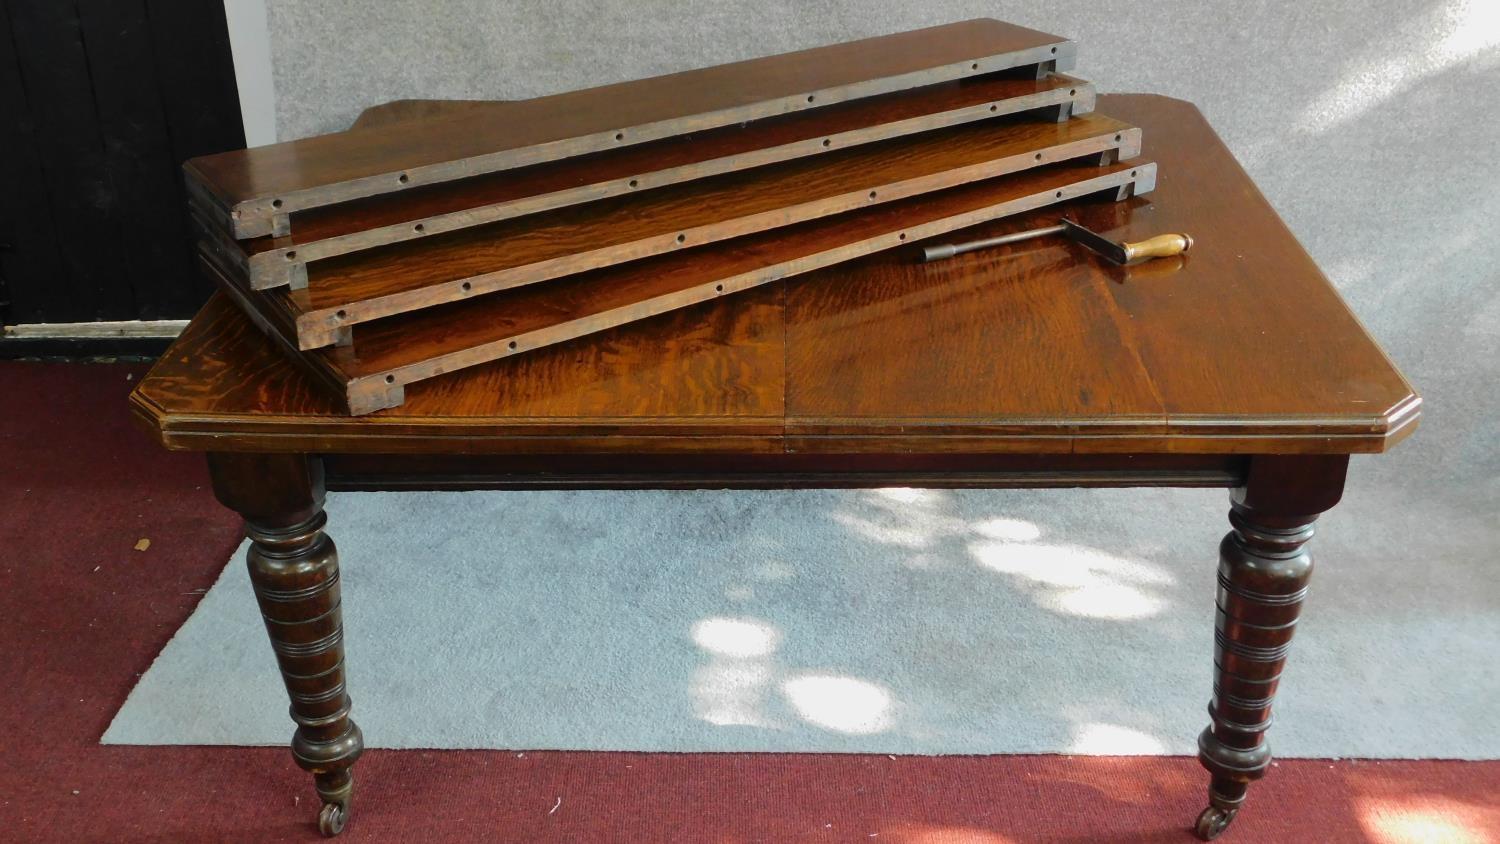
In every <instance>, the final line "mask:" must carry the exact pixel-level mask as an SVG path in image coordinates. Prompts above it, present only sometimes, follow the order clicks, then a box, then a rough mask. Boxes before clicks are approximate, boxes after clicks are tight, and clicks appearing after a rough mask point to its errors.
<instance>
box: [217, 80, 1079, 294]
mask: <svg viewBox="0 0 1500 844" xmlns="http://www.w3.org/2000/svg"><path fill="white" fill-rule="evenodd" d="M401 102H402V103H405V106H404V107H403V108H402V109H399V110H393V111H391V112H390V113H389V116H388V117H386V118H384V119H389V120H399V119H414V118H411V117H406V116H404V115H406V114H408V113H413V112H414V113H427V114H432V113H437V114H442V113H445V111H446V110H451V111H452V112H453V113H459V112H462V111H466V110H474V109H480V108H489V109H502V110H504V109H508V108H511V107H513V106H514V105H515V104H514V103H510V102H500V103H484V102H475V101H456V102H443V101H437V102H433V101H422V100H404V101H401ZM1093 108H1094V90H1093V86H1091V85H1090V84H1089V83H1087V82H1084V81H1082V80H1079V79H1074V78H1073V77H1070V76H1064V75H1062V74H1048V75H1047V76H1046V77H1044V78H1042V79H1035V78H1030V79H1016V78H1009V77H1006V76H1005V75H1003V74H1002V75H991V76H986V77H978V78H973V79H966V80H960V81H954V82H947V83H942V84H939V85H929V86H926V87H923V88H916V89H912V90H910V91H901V92H897V93H894V94H887V95H885V96H881V97H870V98H867V99H861V100H855V101H852V102H847V103H841V104H839V105H834V106H829V107H828V108H821V109H814V110H811V111H801V112H794V113H791V114H787V115H781V116H778V117H769V118H765V119H762V120H757V121H753V122H750V123H747V124H739V125H734V126H725V127H721V128H719V129H710V130H707V131H704V132H695V133H693V134H691V135H683V136H676V137H672V138H664V139H662V140H659V141H653V142H650V143H644V144H637V145H634V146H630V147H625V148H623V149H616V150H606V151H604V152H598V153H594V154H592V155H583V156H577V157H574V158H568V159H563V160H561V161H554V162H548V163H545V164H537V165H533V166H531V167H522V168H517V169H514V170H506V171H502V172H498V173H491V174H487V175H483V176H476V177H474V178H471V179H462V180H457V181H452V182H442V183H439V184H436V185H426V186H423V187H419V188H415V189H412V190H407V191H403V192H401V193H399V194H382V195H379V196H372V197H367V198H365V199H360V200H355V201H352V202H346V203H340V204H337V205H329V206H324V207H320V208H314V209H310V210H308V211H304V212H299V213H296V214H293V215H292V233H291V234H290V235H287V236H285V237H262V238H254V239H251V240H243V241H237V240H235V238H234V237H233V236H232V235H231V234H230V233H229V232H228V231H227V230H222V231H223V233H222V239H224V240H225V241H227V243H228V244H231V245H232V246H231V248H234V249H238V250H241V251H243V252H244V253H245V254H244V257H242V258H239V259H237V260H236V261H235V263H236V265H242V266H244V267H245V268H246V269H245V272H248V273H249V276H250V286H251V287H252V288H255V289H257V290H260V289H266V288H269V287H275V286H278V285H282V284H293V285H298V286H300V285H303V284H305V283H306V280H307V264H308V262H310V261H316V260H321V259H325V258H331V257H335V256H338V255H345V254H348V253H351V252H357V251H359V250H362V249H369V248H373V247H376V246H382V245H386V244H391V243H400V242H403V241H408V240H416V239H419V238H424V237H432V236H435V235H439V234H443V233H445V232H451V231H456V230H458V229H462V228H468V227H471V226H478V225H483V224H485V223H492V222H496V221H498V220H504V219H509V218H512V217H518V216H522V215H525V214H531V213H536V212H538V211H546V210H549V209H553V208H560V207H563V206H567V205H574V204H577V203H581V202H588V201H590V200H595V199H602V198H607V197H611V196H622V195H627V194H631V193H636V192H642V191H648V190H650V189H652V188H658V187H663V186H666V185H673V184H678V183H681V182H687V181H691V180H693V179H701V178H706V177H709V176H716V175H719V174H723V173H730V172H735V171H739V170H746V169H749V168H752V167H758V166H761V165H765V164H774V163H776V162H780V161H787V160H790V159H793V158H801V157H804V156H814V155H820V154H823V153H828V152H834V151H839V150H844V149H848V148H850V147H854V146H858V145H860V144H867V143H873V142H876V141H881V140H887V139H890V138H895V137H900V136H903V135H909V134H912V133H916V132H923V131H929V130H933V129H941V128H945V127H948V126H956V125H959V124H962V123H969V122H973V121H977V120H984V119H988V118H992V117H997V116H1004V115H1009V114H1015V113H1018V112H1032V113H1036V112H1039V111H1042V110H1046V112H1047V113H1048V114H1049V115H1053V116H1054V117H1055V118H1062V119H1066V118H1067V117H1068V116H1070V115H1075V114H1077V115H1082V114H1087V113H1089V112H1091V111H1093ZM375 119H376V122H377V123H378V122H379V120H380V119H382V118H378V117H377V118H375ZM215 228H217V227H215ZM234 244H238V245H237V246H234Z"/></svg>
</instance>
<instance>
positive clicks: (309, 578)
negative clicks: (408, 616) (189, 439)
mask: <svg viewBox="0 0 1500 844" xmlns="http://www.w3.org/2000/svg"><path fill="white" fill-rule="evenodd" d="M208 465H209V472H210V474H211V475H212V477H213V484H214V494H215V495H216V496H217V497H218V499H219V501H221V502H222V503H223V504H224V505H225V506H227V507H229V508H231V509H233V510H235V511H237V512H238V513H240V514H241V515H242V516H244V518H245V532H246V534H247V535H248V536H249V537H250V543H251V544H250V551H249V553H248V554H247V555H246V563H247V564H248V566H249V569H250V581H251V583H252V585H253V586H254V588H255V597H256V600H257V601H258V602H259V604H260V613H261V617H262V618H263V619H264V620H265V624H266V631H267V633H269V634H270V638H271V648H272V650H274V651H275V652H276V662H277V664H278V666H279V667H280V669H281V677H282V680H283V682H285V684H286V690H287V694H288V696H290V698H291V704H292V705H291V715H292V720H293V721H295V722H296V723H297V729H296V732H295V733H294V734H293V735H292V757H293V758H294V759H296V761H297V764H298V765H300V766H301V767H302V768H303V769H304V770H306V771H309V772H310V773H312V775H313V779H314V781H315V783H316V785H317V789H318V796H319V797H320V798H321V799H322V803H323V805H322V809H321V811H320V812H319V814H318V828H319V830H320V831H321V832H322V833H323V834H324V835H327V836H332V835H337V834H338V833H339V832H341V831H343V828H344V824H346V823H347V822H348V820H349V813H350V802H349V801H350V796H351V794H352V792H353V788H354V779H353V774H352V772H351V768H352V767H353V765H354V761H355V760H356V759H358V758H359V755H360V753H361V752H362V751H363V750H364V739H363V737H362V736H361V735H360V732H359V727H358V726H357V725H355V723H354V721H353V720H352V719H350V717H349V695H348V693H347V692H346V691H345V686H344V628H343V621H342V615H341V613H340V593H339V560H338V552H337V551H336V550H335V549H334V547H333V540H331V539H329V538H328V535H327V534H325V533H324V532H323V526H324V524H325V523H326V522H327V516H326V515H324V513H323V468H322V463H321V461H319V460H317V459H316V458H309V457H307V456H305V455H262V454H223V453H216V454H210V455H209V456H208Z"/></svg>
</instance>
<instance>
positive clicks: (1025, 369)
mask: <svg viewBox="0 0 1500 844" xmlns="http://www.w3.org/2000/svg"><path fill="white" fill-rule="evenodd" d="M1100 107H1101V108H1102V109H1105V110H1107V111H1109V112H1110V113H1112V114H1115V115H1117V116H1118V117H1119V118H1121V119H1124V120H1128V121H1130V122H1131V123H1132V124H1133V125H1136V126H1139V127H1141V128H1142V130H1143V131H1144V133H1145V137H1146V140H1147V147H1146V150H1145V153H1146V154H1147V155H1149V156H1150V157H1151V158H1152V159H1153V160H1155V161H1157V162H1158V163H1159V164H1160V166H1161V178H1160V181H1159V183H1158V185H1157V189H1156V191H1155V192H1154V193H1152V194H1151V195H1150V196H1148V197H1144V198H1138V199H1131V200H1128V201H1126V202H1122V203H1111V204H1097V205H1096V204H1091V205H1088V206H1087V207H1085V206H1083V205H1079V206H1077V207H1076V208H1074V209H1073V211H1074V213H1075V216H1076V217H1077V218H1078V220H1079V221H1080V222H1082V223H1083V224H1085V225H1087V226H1090V227H1091V228H1094V229H1096V230H1098V231H1100V232H1102V233H1104V234H1106V235H1108V236H1110V237H1114V238H1121V239H1125V238H1128V239H1140V238H1142V237H1143V236H1145V235H1149V234H1157V233H1160V232H1163V231H1186V232H1188V233H1190V234H1192V235H1193V237H1194V240H1195V246H1194V247H1193V251H1191V252H1190V253H1188V254H1187V255H1185V256H1182V257H1180V258H1177V259H1161V260H1158V261H1154V262H1151V263H1148V264H1142V265H1139V266H1135V267H1123V268H1122V267H1114V266H1111V265H1107V264H1105V263H1103V262H1102V261H1100V260H1098V259H1096V258H1095V257H1093V256H1092V255H1091V254H1090V253H1088V252H1086V251H1084V250H1082V249H1080V248H1078V247H1076V246H1073V245H1070V244H1067V243H1063V242H1058V241H1036V242H1032V243H1029V244H1017V245H1014V246H1010V247H1001V248H999V249H996V250H993V251H984V252H975V253H971V254H969V255H963V256H960V257H958V258H955V259H953V260H951V261H944V262H938V263H933V264H920V263H913V262H911V261H910V260H909V259H903V258H902V257H901V256H900V254H899V250H893V251H887V252H881V253H878V254H876V255H872V256H870V257H868V258H866V259H863V260H861V261H856V262H852V263H849V264H845V265H841V266H838V267H833V268H829V269H824V270H819V271H817V272H813V273H809V274H807V275H804V276H801V277H799V278H795V279H787V280H783V281H779V282H776V283H773V284H767V285H763V286H761V287H759V288H756V289H754V290H749V291H746V292H744V293H742V294H739V295H737V296H731V297H724V298H722V299H718V300H715V301H712V302H705V303H702V304H699V305H695V306H693V307H690V308H684V309H680V310H676V311H672V312H670V313H667V314H663V315H661V316H658V317H653V318H652V319H649V320H644V321H641V322H637V323H633V324H631V325H627V326H621V327H619V328H614V329H609V330H606V331H602V332H599V333H597V334H592V335H589V336H587V337H582V338H579V339H577V340H573V341H570V342H568V343H563V344H559V345H556V346H550V347H547V348H543V349H539V350H536V351H534V352H531V353H528V354H524V355H515V356H512V357H508V358H505V359H502V360H497V361H493V362H491V363H488V364H485V365H482V366H476V367H473V368H470V369H466V370H463V371H461V372H455V373H450V374H448V375H445V376H442V377H439V378H434V379H432V380H430V381H424V382H421V383H418V384H414V385H411V386H410V387H408V388H407V390H406V401H405V403H404V404H403V405H402V406H401V407H397V408H393V409H390V410H386V411H382V412H380V413H376V414H372V415H369V416H362V417H351V416H348V415H346V414H344V413H343V412H342V411H341V410H340V409H339V407H338V403H337V401H336V400H335V399H334V398H333V397H331V396H330V395H328V393H327V392H326V391H325V390H324V389H323V388H322V387H321V385H319V384H318V383H317V382H315V381H313V380H311V379H310V378H309V376H308V375H306V374H305V373H303V372H302V371H301V370H299V369H298V368H297V367H296V366H295V365H293V364H292V363H291V362H290V361H289V360H287V359H286V358H285V356H284V355H283V354H282V353H281V352H280V351H278V350H277V348H276V347H275V346H274V345H273V344H272V343H271V342H270V341H268V340H267V339H266V338H265V336H264V335H263V334H262V333H261V331H260V330H259V329H258V328H256V327H255V325H254V324H252V323H251V322H250V321H249V319H248V318H246V317H245V316H244V315H242V314H241V313H240V312H239V311H238V310H237V309H236V308H235V307H234V306H233V304H232V303H230V302H228V301H227V300H224V299H223V298H222V297H218V298H216V299H215V300H214V302H212V303H211V304H210V305H209V306H208V307H207V308H205V310H204V311H203V312H202V313H201V314H200V315H199V316H198V317H197V318H196V319H195V320H194V321H193V323H192V324H191V325H190V326H189V327H188V329H187V330H186V331H185V332H184V334H183V335H182V337H181V338H180V339H179V340H178V341H177V342H176V344H175V345H174V346H173V348H172V349H171V350H170V351H169V352H168V354H166V355H165V356H164V357H162V359H161V360H160V361H159V362H158V363H157V365H156V367H155V368H154V369H153V371H152V373H151V374H150V375H149V376H148V377H146V378H145V379H143V381H142V383H141V384H140V386H139V387H138V388H137V389H136V391H135V393H134V394H133V396H132V402H133V406H134V408H135V411H136V413H137V415H138V416H139V417H140V418H141V419H142V421H143V422H144V424H145V425H146V426H147V427H148V428H149V430H151V431H152V432H153V433H154V434H155V435H156V436H158V437H159V438H160V439H161V441H162V442H163V443H165V444H166V445H168V446H169V447H172V448H179V449H214V450H220V451H224V450H246V451H305V452H312V453H321V452H369V453H377V454H394V453H437V452H451V453H461V454H472V453H481V452H488V453H494V454H525V453H531V454H558V453H563V452H579V453H592V454H600V453H618V454H632V455H651V454H661V455H667V454H685V453H713V454H736V455H742V456H743V457H744V459H745V460H746V461H751V462H753V461H755V460H757V459H759V458H761V457H764V458H765V459H766V460H769V461H773V462H774V461H775V460H778V459H780V458H779V457H777V456H779V455H786V454H788V453H797V454H803V453H830V454H871V455H877V454H878V455H891V456H895V455H917V454H934V453H947V454H971V455H984V454H987V455H995V454H1042V455H1054V456H1057V455H1062V456H1067V455H1081V454H1101V455H1103V454H1114V455H1160V454H1195V455H1210V454H1312V453H1324V454H1348V453H1354V452H1377V451H1383V450H1385V449H1386V448H1389V447H1390V446H1391V445H1392V444H1394V443H1395V442H1397V441H1399V440H1400V439H1401V438H1403V437H1404V436H1405V435H1407V434H1408V433H1410V432H1411V431H1412V430H1413V429H1414V428H1415V425H1416V421H1417V419H1418V416H1419V412H1420V401H1421V400H1420V399H1419V398H1418V397H1417V396H1416V394H1415V393H1414V391H1413V390H1412V388H1411V386H1410V385H1409V384H1407V382H1406V381H1405V380H1404V379H1403V378H1402V377H1401V374H1400V373H1399V372H1398V371H1397V370H1396V368H1395V367H1394V366H1393V365H1392V364H1391V362H1390V361H1389V360H1388V359H1387V358H1386V357H1385V355H1384V354H1383V353H1382V352H1381V351H1380V349H1379V347H1378V346H1377V345H1376V344H1375V343H1374V342H1373V341H1372V340H1371V339H1370V337H1369V335H1368V334H1367V333H1366V332H1365V331H1364V329H1363V328H1362V327H1361V326H1360V324H1359V322H1358V321H1357V320H1356V319H1355V317H1354V316H1353V315H1352V314H1351V313H1350V312H1349V309H1348V308H1347V307H1346V306H1345V304H1344V303H1343V301H1342V300H1341V299H1340V298H1339V296H1338V294H1337V293H1336V292H1335V291H1334V290H1333V288H1332V287H1331V286H1330V285H1329V283H1328V281H1327V279H1325V278H1324V276H1323V275H1322V273H1320V272H1319V271H1318V269H1317V267H1316V266H1315V265H1314V264H1313V262H1312V260H1311V259H1310V258H1309V257H1308V256H1307V254H1306V252H1305V251H1303V249H1302V247H1301V246H1300V245H1298V243H1297V241H1296V239H1295V238H1294V237H1293V236H1292V235H1291V233H1290V232H1288V231H1287V230H1286V227H1285V226H1284V225H1283V224H1282V223H1281V221H1280V220H1279V219H1278V218H1277V216H1276V214H1275V212H1274V211H1273V210H1272V209H1271V207H1270V205H1269V204H1268V203H1267V202H1266V201H1265V199H1264V198H1263V197H1262V196H1261V194H1260V192H1259V191H1258V190H1256V188H1255V186H1254V184H1253V183H1252V182H1251V181H1250V180H1249V178H1248V177H1247V176H1246V175H1245V173H1244V171H1243V170H1242V169H1241V168H1240V167H1239V165H1238V164H1237V163H1236V162H1235V160H1234V158H1233V156H1231V155H1230V154H1229V152H1228V150H1227V149H1225V147H1224V145H1223V144H1222V142H1221V141H1220V140H1219V139H1218V138H1217V136H1215V134H1214V132H1213V130H1212V129H1211V128H1210V127H1209V126H1208V124H1207V122H1206V121H1204V119H1203V117H1202V116H1201V115H1200V114H1199V113H1198V111H1197V109H1195V108H1194V107H1193V106H1192V105H1190V104H1188V103H1184V102H1181V101H1177V100H1171V99H1166V98H1162V97H1153V96H1109V97H1104V98H1102V99H1101V101H1100ZM1055 216H1056V212H1055V211H1047V210H1042V211H1039V212H1034V213H1032V214H1027V215H1022V216H1020V217H1016V218H1011V219H1007V220H1004V221H1000V222H998V223H991V224H986V225H982V226H977V227H975V228H974V229H972V230H968V231H965V232H964V233H963V236H964V237H968V236H970V235H973V236H984V235H993V234H1000V233H1003V232H1006V231H1012V230H1015V229H1018V228H1023V227H1026V226H1030V225H1039V224H1043V223H1046V222H1048V221H1050V220H1051V219H1053V218H1055ZM1059 459H1061V458H1059ZM1127 462H1128V461H1127Z"/></svg>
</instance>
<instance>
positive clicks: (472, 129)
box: [185, 19, 1074, 238]
mask: <svg viewBox="0 0 1500 844" xmlns="http://www.w3.org/2000/svg"><path fill="white" fill-rule="evenodd" d="M1073 54H1074V45H1073V43H1072V42H1069V41H1066V40H1064V39H1061V38H1058V37H1056V36H1052V35H1047V34H1045V33H1041V32H1036V31H1034V30H1030V29H1026V28H1024V27H1019V26H1014V25H1011V24H1007V23H1002V22H1000V21H995V20H988V19H982V20H971V21H964V22H961V23H953V24H946V25H943V26H936V27H931V28H928V29H921V30H916V31H913V32H903V33H898V34H895V35H887V36H882V37H879V38H869V39H865V40H862V41H853V42H849V43H845V44H836V45H832V46H828V47H819V48H815V49H811V50H803V51H800V52H795V53H787V54H785V55H780V56H770V57H767V58H761V59H751V60H749V61H742V62H735V63H732V64H725V65H718V66H715V67H708V68H702V69H699V70H690V71H685V72H682V73H675V74H670V75H667V76H659V77H655V78H653V79H644V80H637V81H631V82H621V83H618V84H614V85H606V86H603V87H599V88H591V89H588V90H584V91H573V92H568V93H563V94H556V95H553V96H549V97H539V98H536V99H532V100H522V101H517V102H516V103H514V108H513V109H506V110H505V111H504V112H503V113H498V114H497V113H496V112H494V111H484V110H477V111H471V112H467V113H462V114H457V115H453V116H451V117H448V118H444V119H434V120H413V121H405V122H400V123H394V124H388V125H385V126H381V127H378V128H375V129H368V130H359V131H351V132H340V133H335V134H331V135H322V136H319V137H314V138H306V139H302V140H296V141H287V142H285V143H279V144H271V145H268V146H263V147H257V148H255V149H248V150H239V151H236V152H229V153H222V154H219V155H212V156H205V157H201V158H196V159H193V160H192V161H189V162H188V163H187V165H186V167H185V172H186V175H187V179H188V181H189V182H190V183H191V184H193V185H195V186H196V187H197V189H198V193H199V197H200V198H201V199H202V200H203V201H204V202H205V207H206V208H208V209H210V210H211V211H212V212H214V213H215V214H217V215H218V216H217V219H218V220H219V222H220V223H221V224H222V225H223V226H224V227H225V228H226V229H229V230H230V231H232V232H233V233H234V235H235V236H236V237H241V238H243V237H258V236H264V235H268V234H286V233H287V230H288V228H289V223H290V221H289V219H288V217H287V215H288V214H289V213H291V212H293V211H298V210H305V209H307V208H313V207H317V206H320V205H327V204H330V203H334V202H345V201H348V200H351V199H358V198H360V197H363V196H373V195H375V194H380V193H392V192H397V191H401V190H404V189H406V188H409V187H417V186H419V185H424V184H434V183H436V182H441V181H448V180H451V179H458V178H465V177H469V176H475V175H479V174H481V173H490V172H495V171H498V170H505V169H510V168H513V167H522V166H526V165H529V164H536V163H540V162H543V161H553V160H556V159H559V158H566V157H569V156H574V155H582V154H586V153H591V152H599V151H601V150H606V149H613V148H616V147H620V146H626V145H630V144H638V143H645V142H647V141H654V140H659V139H661V138H665V137H670V136H673V135H681V134H685V133H688V132H697V131H702V130H705V129H713V128H717V127H720V126H728V125H731V124H735V123H741V122H744V121H747V120H756V119H759V118H762V117H770V116H773V115H777V114H783V113H786V112H789V111H797V110H805V109H815V108H821V107H824V106H830V105H835V104H837V103H840V102H846V101H849V100H853V99H859V98H862V97H871V96H879V95H881V94H888V93H891V92H893V91H901V90H905V89H907V88H915V87H920V86H923V85H931V84H936V83H938V82H943V81H947V80H950V79H959V78H964V77H968V76H978V75H983V74H989V73H995V72H998V71H1005V70H1008V69H1011V68H1017V67H1033V68H1043V69H1055V70H1066V69H1068V67H1069V66H1070V65H1071V60H1072V57H1073ZM1033 75H1035V71H1034V72H1033Z"/></svg>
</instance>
